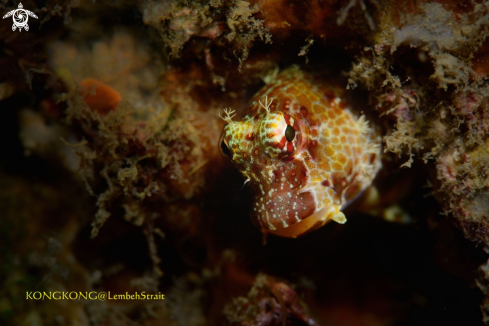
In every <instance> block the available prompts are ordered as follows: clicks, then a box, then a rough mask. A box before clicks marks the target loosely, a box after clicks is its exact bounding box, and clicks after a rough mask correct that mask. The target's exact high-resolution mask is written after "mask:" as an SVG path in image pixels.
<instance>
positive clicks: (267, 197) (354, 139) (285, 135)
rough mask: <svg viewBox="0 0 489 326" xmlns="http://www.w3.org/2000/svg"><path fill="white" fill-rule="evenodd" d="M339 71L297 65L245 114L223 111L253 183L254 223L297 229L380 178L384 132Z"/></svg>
mask: <svg viewBox="0 0 489 326" xmlns="http://www.w3.org/2000/svg"><path fill="white" fill-rule="evenodd" d="M357 112H358V110H353V109H352V108H351V104H350V103H349V101H348V100H347V99H346V97H345V91H344V87H340V83H338V81H337V80H334V79H325V78H319V77H318V76H317V75H315V74H311V73H307V72H304V71H302V70H300V69H299V68H298V67H297V66H292V67H290V68H288V69H286V70H284V71H283V72H281V73H280V74H279V75H278V76H277V77H276V78H275V79H274V81H272V82H271V83H269V84H267V85H266V86H264V87H263V88H262V89H261V90H260V91H259V92H258V93H257V94H256V95H255V96H254V97H253V98H252V99H251V100H250V105H249V108H248V111H247V112H246V114H245V116H244V117H243V119H242V120H241V121H233V120H232V119H231V118H232V115H231V113H232V111H226V114H227V116H226V117H223V119H224V120H226V121H227V122H228V123H227V125H226V126H225V127H224V130H223V136H222V141H221V147H222V149H223V151H224V152H225V153H226V154H227V155H228V156H229V157H230V159H231V161H232V163H233V165H234V166H235V167H236V168H237V169H238V170H239V172H240V173H241V174H242V175H243V176H244V178H245V179H246V181H247V182H248V183H249V185H250V187H251V189H252V191H253V193H254V201H253V204H252V208H251V218H252V220H253V223H254V224H255V225H256V226H258V227H259V228H260V229H261V230H262V231H263V232H267V233H273V234H276V235H279V236H284V237H297V236H300V235H302V234H304V233H306V232H308V231H311V230H314V229H317V228H318V227H320V226H322V225H324V224H325V223H327V222H328V221H330V220H334V221H336V222H338V223H345V222H346V218H345V215H344V214H343V212H342V211H341V210H342V209H343V208H345V207H346V206H347V205H348V204H349V203H350V202H351V201H353V200H354V199H355V198H356V197H357V196H358V195H359V194H360V193H361V192H362V191H363V190H365V189H366V188H367V187H368V186H369V185H370V184H371V183H372V181H373V179H374V177H375V175H376V174H377V172H378V170H379V168H380V167H381V161H380V157H381V152H380V151H381V138H380V136H379V135H378V133H377V132H376V130H375V128H373V127H372V126H371V125H370V124H369V123H368V122H367V121H366V119H365V117H364V116H363V115H359V114H358V113H357Z"/></svg>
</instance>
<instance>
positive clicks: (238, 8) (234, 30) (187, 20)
mask: <svg viewBox="0 0 489 326" xmlns="http://www.w3.org/2000/svg"><path fill="white" fill-rule="evenodd" d="M140 8H141V9H140V10H141V12H142V13H143V21H144V23H145V24H147V25H150V26H153V27H154V28H156V30H157V31H158V33H159V34H160V35H161V36H162V38H163V41H164V42H165V44H166V46H168V47H169V48H170V56H171V57H173V58H176V57H178V56H179V55H180V52H181V50H182V48H183V45H184V44H185V43H187V42H188V41H189V39H190V38H191V37H197V36H200V37H206V38H209V39H210V40H213V41H214V43H215V44H217V45H220V46H222V45H224V44H226V45H229V46H230V47H231V49H232V52H233V53H234V55H235V56H236V57H237V58H238V59H239V67H240V68H241V66H242V64H243V62H244V60H246V59H247V58H248V56H249V48H250V47H251V46H252V45H253V43H254V41H255V40H256V39H257V38H260V39H261V40H263V41H265V42H266V43H270V42H271V34H270V33H269V31H268V29H267V28H266V27H265V26H264V25H263V21H262V20H260V19H257V18H255V17H254V14H256V13H257V12H258V11H259V6H258V4H254V5H251V3H249V2H247V1H243V0H233V1H229V2H221V1H209V2H208V3H201V2H187V1H178V0H172V1H167V2H163V3H160V2H158V1H154V0H147V1H144V2H143V3H142V4H141V6H140ZM223 43H224V44H223Z"/></svg>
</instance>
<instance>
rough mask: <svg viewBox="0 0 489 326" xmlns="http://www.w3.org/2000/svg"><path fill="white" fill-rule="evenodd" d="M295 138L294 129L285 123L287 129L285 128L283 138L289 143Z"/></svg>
mask: <svg viewBox="0 0 489 326" xmlns="http://www.w3.org/2000/svg"><path fill="white" fill-rule="evenodd" d="M294 138H295V129H294V127H292V126H291V125H287V129H285V139H287V141H288V142H289V143H290V142H292V141H293V140H294Z"/></svg>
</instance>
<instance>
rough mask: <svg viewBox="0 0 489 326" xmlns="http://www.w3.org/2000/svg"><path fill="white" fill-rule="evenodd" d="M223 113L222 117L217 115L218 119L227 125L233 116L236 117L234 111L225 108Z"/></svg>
mask: <svg viewBox="0 0 489 326" xmlns="http://www.w3.org/2000/svg"><path fill="white" fill-rule="evenodd" d="M223 111H224V114H225V116H224V117H223V116H222V115H221V114H220V113H219V117H220V118H221V119H222V120H224V121H226V122H227V123H231V122H232V121H233V120H232V119H233V118H234V116H236V113H235V112H236V111H235V110H232V109H231V108H225V109H224V110H223Z"/></svg>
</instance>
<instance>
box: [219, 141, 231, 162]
mask: <svg viewBox="0 0 489 326" xmlns="http://www.w3.org/2000/svg"><path fill="white" fill-rule="evenodd" d="M221 150H222V152H223V154H224V155H226V156H227V157H229V158H232V155H231V151H230V150H229V147H228V145H227V144H226V142H225V141H224V139H223V140H222V141H221Z"/></svg>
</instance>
